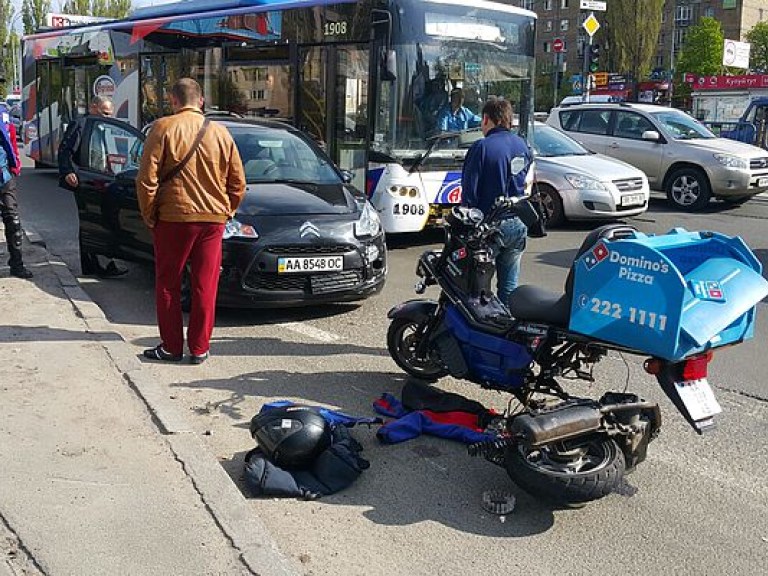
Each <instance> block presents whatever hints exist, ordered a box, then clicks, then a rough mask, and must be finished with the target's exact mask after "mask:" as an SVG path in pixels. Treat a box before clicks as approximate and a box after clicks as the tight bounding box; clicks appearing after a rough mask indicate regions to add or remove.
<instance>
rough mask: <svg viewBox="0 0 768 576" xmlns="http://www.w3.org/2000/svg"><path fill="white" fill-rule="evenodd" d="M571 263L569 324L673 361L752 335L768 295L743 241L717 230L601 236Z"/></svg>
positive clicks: (572, 328) (610, 340) (571, 328)
mask: <svg viewBox="0 0 768 576" xmlns="http://www.w3.org/2000/svg"><path fill="white" fill-rule="evenodd" d="M574 267H575V269H574V285H573V300H572V304H571V318H570V324H569V329H570V330H571V331H573V332H577V333H579V334H584V335H586V336H589V337H592V338H596V339H598V340H602V341H605V342H611V343H614V344H617V345H619V346H623V347H627V348H631V349H634V350H637V351H639V352H642V353H647V354H649V355H653V356H657V357H659V358H664V359H667V360H673V361H674V360H680V359H682V358H685V357H687V356H690V355H692V354H697V353H700V352H702V351H705V350H709V349H711V348H715V347H718V346H724V345H726V344H732V343H735V342H740V341H742V340H745V339H747V338H751V337H752V335H753V332H754V321H755V306H756V304H757V303H758V302H759V301H760V300H762V299H763V298H764V297H765V296H766V295H768V282H766V280H765V279H764V278H763V277H762V275H761V271H762V267H761V265H760V262H759V261H758V260H757V258H756V257H755V256H754V254H753V253H752V252H751V251H750V250H749V248H748V247H747V246H746V244H745V243H744V242H743V240H742V239H741V238H738V237H730V236H725V235H723V234H719V233H717V232H688V231H686V230H684V229H681V228H677V229H674V230H672V231H670V232H669V233H667V234H664V235H660V236H647V235H645V234H642V233H640V232H636V233H635V235H634V237H632V238H622V239H620V240H613V241H608V240H605V239H601V240H598V242H597V243H596V244H595V245H594V246H593V247H592V249H590V250H588V251H587V252H585V253H584V254H583V255H582V256H581V257H580V258H579V259H578V260H576V261H575V262H574Z"/></svg>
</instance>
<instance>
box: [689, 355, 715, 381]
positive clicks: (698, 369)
mask: <svg viewBox="0 0 768 576" xmlns="http://www.w3.org/2000/svg"><path fill="white" fill-rule="evenodd" d="M710 360H712V352H705V353H704V354H701V355H699V356H693V357H691V358H688V359H687V360H686V361H685V364H683V380H699V379H700V378H706V377H707V365H708V364H709V361H710Z"/></svg>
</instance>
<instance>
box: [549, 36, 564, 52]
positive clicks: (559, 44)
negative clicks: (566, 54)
mask: <svg viewBox="0 0 768 576" xmlns="http://www.w3.org/2000/svg"><path fill="white" fill-rule="evenodd" d="M564 48H565V42H563V39H562V38H555V39H554V40H553V41H552V50H554V51H555V52H562V51H563V49H564Z"/></svg>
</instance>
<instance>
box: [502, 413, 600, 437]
mask: <svg viewBox="0 0 768 576" xmlns="http://www.w3.org/2000/svg"><path fill="white" fill-rule="evenodd" d="M602 418H603V414H602V412H601V411H600V410H599V409H598V408H595V407H594V406H586V405H583V404H581V405H579V404H572V405H570V406H562V407H557V408H552V409H551V410H547V411H545V412H539V413H536V414H530V413H529V414H520V415H519V416H515V418H514V419H513V420H512V422H511V424H510V432H511V433H512V435H513V436H514V437H515V438H517V439H518V440H519V441H521V442H523V443H524V444H527V445H529V446H532V447H538V446H543V445H545V444H551V443H552V442H562V441H563V440H568V439H570V438H576V437H577V436H582V435H584V434H587V433H589V432H594V431H596V430H599V429H600V427H601V426H602Z"/></svg>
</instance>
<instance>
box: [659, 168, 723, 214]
mask: <svg viewBox="0 0 768 576" xmlns="http://www.w3.org/2000/svg"><path fill="white" fill-rule="evenodd" d="M666 192H667V200H668V201H669V203H670V204H672V205H673V206H674V207H675V208H679V209H681V210H685V211H687V212H695V211H697V210H701V209H703V208H704V207H705V206H706V205H707V204H709V199H710V197H711V196H712V190H711V188H710V186H709V180H707V175H706V174H704V172H703V171H701V170H699V169H698V168H678V169H677V170H675V171H674V172H673V173H672V174H671V175H670V176H669V179H668V180H667V190H666Z"/></svg>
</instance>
